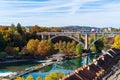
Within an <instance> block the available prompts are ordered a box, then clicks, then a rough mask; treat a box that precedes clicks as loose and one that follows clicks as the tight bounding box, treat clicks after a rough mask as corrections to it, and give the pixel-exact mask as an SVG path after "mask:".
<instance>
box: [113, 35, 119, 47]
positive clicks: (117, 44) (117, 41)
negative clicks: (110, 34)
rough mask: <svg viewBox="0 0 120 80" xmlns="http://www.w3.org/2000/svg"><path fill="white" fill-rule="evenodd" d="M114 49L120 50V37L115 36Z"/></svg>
mask: <svg viewBox="0 0 120 80" xmlns="http://www.w3.org/2000/svg"><path fill="white" fill-rule="evenodd" d="M113 47H114V48H117V49H120V36H115V38H114V44H113Z"/></svg>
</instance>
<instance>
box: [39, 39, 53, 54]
mask: <svg viewBox="0 0 120 80" xmlns="http://www.w3.org/2000/svg"><path fill="white" fill-rule="evenodd" d="M52 48H53V47H52V43H51V40H41V41H40V42H39V44H38V47H37V53H38V55H44V56H45V55H47V54H49V53H50V52H51V51H52Z"/></svg>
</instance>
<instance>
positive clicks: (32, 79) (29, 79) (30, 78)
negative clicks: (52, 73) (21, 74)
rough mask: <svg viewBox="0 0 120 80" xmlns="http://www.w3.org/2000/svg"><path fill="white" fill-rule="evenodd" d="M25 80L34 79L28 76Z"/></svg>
mask: <svg viewBox="0 0 120 80" xmlns="http://www.w3.org/2000/svg"><path fill="white" fill-rule="evenodd" d="M26 80H34V78H33V76H31V75H30V76H28V77H27V78H26Z"/></svg>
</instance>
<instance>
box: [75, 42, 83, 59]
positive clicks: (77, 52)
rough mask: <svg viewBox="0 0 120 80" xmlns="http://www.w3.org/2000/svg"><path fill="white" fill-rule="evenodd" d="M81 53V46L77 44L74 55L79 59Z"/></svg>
mask: <svg viewBox="0 0 120 80" xmlns="http://www.w3.org/2000/svg"><path fill="white" fill-rule="evenodd" d="M82 53H83V46H82V45H81V44H80V43H78V44H77V45H76V55H77V56H78V57H80V56H81V55H82Z"/></svg>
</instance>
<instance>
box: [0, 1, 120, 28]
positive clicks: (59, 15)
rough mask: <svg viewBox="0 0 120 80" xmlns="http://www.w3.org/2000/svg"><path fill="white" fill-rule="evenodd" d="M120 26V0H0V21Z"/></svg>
mask: <svg viewBox="0 0 120 80" xmlns="http://www.w3.org/2000/svg"><path fill="white" fill-rule="evenodd" d="M17 23H21V24H22V25H24V26H30V25H31V26H32V25H39V26H50V27H53V26H54V27H63V26H71V25H79V26H92V27H118V28H119V27H120V0H0V25H11V24H15V25H16V24H17Z"/></svg>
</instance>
